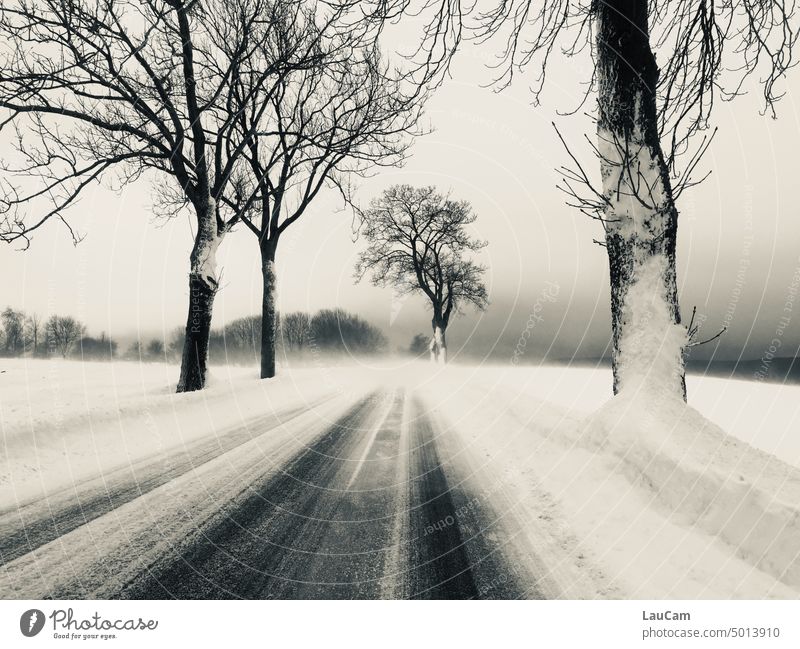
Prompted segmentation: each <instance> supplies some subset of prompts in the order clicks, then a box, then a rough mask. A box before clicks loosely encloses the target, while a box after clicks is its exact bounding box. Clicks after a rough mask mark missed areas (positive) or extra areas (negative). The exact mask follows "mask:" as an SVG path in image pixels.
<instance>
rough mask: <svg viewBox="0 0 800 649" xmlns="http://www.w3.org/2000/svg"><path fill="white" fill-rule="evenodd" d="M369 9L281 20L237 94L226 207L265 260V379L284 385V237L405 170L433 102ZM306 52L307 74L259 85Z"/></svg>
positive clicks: (246, 69) (325, 8)
mask: <svg viewBox="0 0 800 649" xmlns="http://www.w3.org/2000/svg"><path fill="white" fill-rule="evenodd" d="M368 4H369V3H364V4H363V6H360V5H359V3H347V2H343V3H341V4H337V3H332V4H329V5H325V4H323V3H320V4H312V3H304V5H303V6H302V7H300V8H298V10H297V11H292V12H290V13H287V14H286V15H283V16H276V17H275V18H274V20H273V23H272V25H271V33H270V36H269V38H266V39H264V40H263V41H262V42H261V43H260V45H259V47H257V48H254V49H253V51H252V52H251V54H250V57H249V59H248V61H247V62H246V64H245V65H244V66H243V68H242V73H241V74H240V75H239V80H238V83H237V84H236V86H235V92H234V95H233V104H232V105H233V106H235V110H236V114H237V119H236V121H235V128H238V129H239V130H240V131H241V135H240V136H239V138H240V139H241V140H242V141H243V142H244V143H245V147H244V153H243V161H242V162H241V164H240V165H239V168H237V175H236V182H235V183H233V184H232V185H231V186H230V188H229V190H230V191H228V192H227V193H226V194H225V200H226V201H227V203H228V205H229V206H230V207H231V209H233V210H234V211H235V212H236V213H237V214H240V215H241V219H242V221H243V222H244V224H245V226H246V227H247V229H248V230H250V231H251V232H252V234H253V235H254V237H255V241H256V243H257V244H258V247H259V252H260V255H261V271H262V282H263V287H262V309H261V313H262V325H261V378H271V377H273V376H275V344H276V329H277V327H276V321H275V317H276V312H277V311H276V302H275V295H276V286H277V275H278V274H277V270H276V254H277V250H278V243H279V241H280V238H281V237H282V236H283V234H284V233H285V232H286V230H287V228H289V227H290V226H291V225H292V224H293V223H295V222H296V221H297V220H298V219H300V218H301V217H302V216H303V215H304V214H305V213H306V212H307V211H308V209H309V207H310V205H311V203H312V201H313V200H314V199H315V198H316V197H317V196H318V195H319V193H320V192H321V191H322V190H323V189H324V188H325V187H326V186H327V187H328V188H330V189H332V190H333V191H335V192H338V193H340V194H341V196H342V197H343V198H344V200H345V202H347V201H348V200H349V195H350V189H351V187H350V184H351V182H352V180H353V179H354V178H357V177H360V176H363V175H365V174H367V173H369V172H370V170H371V169H373V168H375V167H376V166H390V165H397V164H399V163H400V162H401V161H402V160H403V159H404V157H405V154H406V151H407V149H408V147H409V146H410V141H411V136H413V135H414V133H415V132H416V126H417V123H418V121H419V118H420V115H421V111H422V107H423V105H424V103H425V100H426V98H427V96H428V92H426V89H425V88H426V84H427V81H428V80H429V77H428V76H427V75H421V76H417V77H413V75H411V74H410V73H408V72H407V71H406V72H401V71H398V70H396V69H395V68H394V67H392V66H390V65H389V64H388V63H387V62H385V61H384V60H383V58H382V55H381V49H380V36H381V33H382V29H383V20H384V19H385V16H384V15H383V14H381V13H373V14H364V11H365V10H366V7H367V5H368ZM372 6H373V8H376V7H381V6H382V4H381V3H376V4H375V5H372ZM387 9H388V6H385V7H384V8H383V10H387ZM376 11H378V9H376ZM297 52H300V53H302V56H300V59H301V60H306V61H307V62H308V64H307V65H306V66H305V67H301V66H299V65H298V66H293V67H291V68H287V69H282V70H278V71H276V72H275V73H274V74H273V75H272V77H271V78H270V83H268V84H261V85H260V86H259V87H256V88H253V87H252V86H251V84H250V79H252V78H257V77H256V75H257V72H258V71H259V70H261V69H263V68H264V67H265V66H267V65H269V61H271V60H272V59H273V58H275V57H278V58H284V59H290V58H291V57H292V56H297V54H296V53H297ZM412 77H413V78H412Z"/></svg>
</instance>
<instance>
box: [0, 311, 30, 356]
mask: <svg viewBox="0 0 800 649" xmlns="http://www.w3.org/2000/svg"><path fill="white" fill-rule="evenodd" d="M0 320H2V323H3V332H4V334H5V337H4V338H5V340H4V342H5V353H6V355H8V356H18V355H20V354H22V352H23V351H25V313H23V312H22V311H18V310H17V309H12V308H11V307H6V308H5V309H4V310H3V312H2V313H0Z"/></svg>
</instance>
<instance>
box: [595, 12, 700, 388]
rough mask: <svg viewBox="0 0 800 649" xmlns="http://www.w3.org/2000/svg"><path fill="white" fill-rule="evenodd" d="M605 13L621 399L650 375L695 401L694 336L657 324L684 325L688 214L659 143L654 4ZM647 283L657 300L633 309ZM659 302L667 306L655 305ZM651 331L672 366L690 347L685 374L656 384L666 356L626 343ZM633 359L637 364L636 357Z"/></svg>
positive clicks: (678, 371) (602, 144)
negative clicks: (681, 210) (691, 386)
mask: <svg viewBox="0 0 800 649" xmlns="http://www.w3.org/2000/svg"><path fill="white" fill-rule="evenodd" d="M597 6H598V9H597V17H598V21H597V34H596V45H597V52H598V66H597V82H598V109H599V110H598V122H597V137H598V151H599V153H600V165H601V174H602V189H603V194H604V196H605V199H606V208H605V214H604V219H605V226H606V237H605V239H606V240H605V243H606V248H607V252H608V261H609V271H610V280H611V319H612V336H613V346H612V357H611V358H612V368H613V373H614V393H615V394H617V393H619V392H620V391H621V390H622V389H623V387H625V388H627V386H628V385H630V384H631V383H632V381H630V380H628V381H623V380H622V379H623V377H622V374H625V375H626V376H628V377H630V376H637V377H642V376H649V377H651V378H652V379H654V380H656V381H657V382H658V383H660V384H662V385H670V386H671V388H672V389H674V390H675V393H676V394H677V395H679V396H684V397H685V387H684V379H683V355H682V352H683V344H684V343H685V337H683V338H681V337H679V336H677V335H673V332H672V329H665V328H664V323H663V322H661V321H660V320H659V318H656V317H651V316H653V314H654V313H658V314H660V315H663V314H667V316H668V319H669V322H670V324H671V325H679V324H680V310H679V308H678V293H677V281H676V272H675V245H676V240H677V229H678V212H677V210H676V208H675V202H674V200H673V196H672V187H671V185H670V179H669V170H668V169H667V166H666V163H665V161H664V154H663V152H662V149H661V143H660V139H659V134H658V122H657V117H656V115H657V113H656V98H655V87H656V83H657V80H658V67H657V66H656V61H655V57H654V56H653V52H652V50H651V48H650V42H649V33H648V24H647V15H648V2H647V0H610V1H609V2H603V3H598V5H597ZM645 279H646V281H645ZM640 280H641V281H642V282H644V283H642V285H641V287H640V288H639V289H637V291H639V293H640V292H641V291H642V290H644V288H643V287H645V286H646V288H647V290H649V291H650V292H651V295H650V296H649V298H648V299H644V298H642V296H641V295H638V293H637V295H638V297H637V299H635V300H632V299H630V298H631V290H632V287H633V285H634V283H635V282H639V281H640ZM654 301H656V302H660V305H659V306H655V305H654V304H653V302H654ZM639 309H643V312H641V313H640V312H639V311H638V310H639ZM643 322H651V323H652V324H651V327H652V329H651V331H650V334H651V335H652V337H653V341H655V342H657V343H659V346H656V347H653V346H652V345H647V346H646V347H647V349H648V350H651V351H655V350H658V351H659V352H662V351H663V353H664V354H665V355H668V356H669V357H670V358H672V357H673V356H674V354H673V353H672V351H669V352H667V351H665V350H662V348H661V347H660V345H666V344H681V349H680V350H679V351H680V353H678V354H677V357H678V358H679V362H678V367H672V366H671V365H670V369H669V372H668V374H669V376H667V375H665V376H661V377H658V378H656V377H653V372H655V371H667V370H666V367H667V365H669V364H667V363H661V362H659V359H662V357H661V355H659V356H658V357H657V358H656V357H653V358H648V357H647V356H646V355H644V354H636V353H633V352H634V351H635V350H634V349H633V348H632V346H631V345H629V344H627V343H626V342H625V337H626V336H627V335H628V333H626V332H628V330H629V328H630V330H631V331H634V332H635V335H634V334H631V335H634V337H635V338H636V339H637V340H640V342H641V336H642V335H643V332H642V331H641V330H640V327H641V325H642V323H643ZM681 341H683V342H681ZM626 354H629V355H630V356H629V357H628V358H626V357H625V355H626ZM623 367H624V368H625V370H624V372H622V371H621V368H623ZM675 375H678V376H679V380H678V381H675V380H674V379H675Z"/></svg>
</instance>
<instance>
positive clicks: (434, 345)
mask: <svg viewBox="0 0 800 649" xmlns="http://www.w3.org/2000/svg"><path fill="white" fill-rule="evenodd" d="M431 325H432V326H433V337H432V339H431V344H430V351H431V361H432V362H434V363H441V364H442V365H446V364H447V338H446V336H445V332H446V331H447V325H446V324H444V323H443V322H442V319H441V318H438V317H436V316H434V317H433V320H432V321H431Z"/></svg>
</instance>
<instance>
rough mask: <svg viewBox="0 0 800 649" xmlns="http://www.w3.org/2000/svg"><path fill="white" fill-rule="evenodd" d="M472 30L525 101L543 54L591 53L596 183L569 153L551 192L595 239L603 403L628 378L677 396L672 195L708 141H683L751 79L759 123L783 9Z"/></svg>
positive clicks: (648, 4) (554, 18) (699, 9)
mask: <svg viewBox="0 0 800 649" xmlns="http://www.w3.org/2000/svg"><path fill="white" fill-rule="evenodd" d="M454 17H455V18H458V16H454ZM459 22H460V21H459ZM478 23H479V28H478V34H479V35H480V37H482V38H488V37H489V36H493V35H496V34H500V35H501V37H503V38H505V39H507V40H506V41H505V43H506V46H505V50H504V54H505V63H506V64H507V65H506V66H505V67H503V68H502V72H501V76H500V77H499V78H498V83H499V84H500V86H504V85H507V84H508V83H510V82H511V80H512V78H513V76H514V75H515V74H516V73H518V72H519V71H520V70H521V69H523V68H525V67H526V66H534V67H535V68H536V71H537V80H536V82H535V84H534V93H535V96H536V99H537V100H538V99H539V93H540V91H541V90H542V87H543V84H544V82H545V79H546V75H547V73H548V71H550V70H551V60H552V58H553V56H554V55H556V54H562V55H565V56H573V55H578V54H580V53H582V52H587V53H588V54H590V55H591V58H592V62H593V64H594V65H593V72H592V74H591V78H590V79H588V80H587V81H590V82H591V83H590V84H589V85H588V86H587V90H586V93H587V94H586V95H585V97H584V99H587V98H588V97H589V96H590V94H592V93H596V98H597V109H596V113H595V117H596V122H597V134H596V141H595V143H593V144H592V145H591V146H592V152H593V154H594V156H595V157H596V159H597V161H598V162H599V168H600V178H601V180H600V183H599V186H595V181H594V180H593V179H592V178H591V177H590V174H587V172H586V171H585V170H584V167H583V166H582V165H581V163H580V162H579V161H578V157H577V156H575V155H573V154H572V152H570V156H571V157H572V165H571V166H570V167H569V168H564V169H562V172H563V174H564V180H563V182H562V184H561V189H563V191H565V192H566V194H567V195H568V197H569V203H570V205H572V206H575V207H577V208H578V209H580V210H582V211H583V212H584V213H586V214H588V215H590V216H591V217H592V218H595V219H596V220H597V221H599V222H600V223H601V225H602V226H603V229H604V233H605V237H604V241H603V242H602V245H604V246H605V247H606V250H607V253H608V261H609V270H610V279H611V315H612V334H613V350H612V364H613V372H614V392H615V393H617V392H619V391H620V390H622V389H623V388H624V387H625V384H626V381H627V380H628V379H630V382H632V383H635V382H636V381H637V380H638V379H640V378H641V377H643V376H649V377H650V378H655V379H656V380H657V381H660V382H661V385H660V387H662V388H663V389H664V390H665V391H667V392H672V393H674V394H682V395H683V396H684V398H685V381H684V369H683V358H684V357H683V354H684V352H685V349H686V347H687V346H691V345H693V344H697V343H696V342H694V341H693V340H692V338H693V335H694V334H696V333H697V331H696V328H693V327H692V326H691V325H690V327H689V328H688V329H689V331H688V333H687V329H686V328H684V327H683V326H680V323H681V317H680V309H679V306H678V291H677V279H676V266H675V257H676V241H677V232H678V210H677V206H676V204H677V200H678V198H679V197H680V195H681V193H682V192H683V191H684V190H685V189H687V188H688V187H691V186H692V185H695V184H697V182H699V180H702V178H701V179H699V180H696V179H695V178H694V177H693V175H692V174H693V172H694V171H695V169H696V166H697V164H698V161H699V160H700V158H701V156H702V155H703V153H704V152H705V150H706V149H707V147H708V145H709V143H710V136H708V135H703V136H702V137H701V138H700V139H699V140H698V141H696V142H694V143H693V142H692V141H693V140H694V139H695V138H693V136H695V135H696V134H698V133H700V132H702V131H704V130H706V129H707V128H708V126H709V118H710V116H711V112H712V108H713V106H714V103H715V102H716V101H718V100H720V99H731V98H733V97H735V96H736V95H738V94H740V92H741V90H742V88H743V84H744V82H745V80H746V79H747V77H749V76H752V75H755V76H756V77H757V79H758V81H759V84H760V86H761V88H762V91H763V98H764V101H765V105H766V108H767V110H768V111H772V109H773V104H774V102H775V101H776V100H777V99H778V98H779V97H780V91H779V90H778V88H777V86H776V84H777V82H778V81H779V80H780V79H781V77H783V76H784V74H785V72H786V71H787V70H788V69H789V68H790V67H791V66H792V65H794V61H793V59H792V49H793V47H794V45H795V43H796V40H797V33H796V31H795V30H796V27H797V26H796V25H795V24H793V23H794V4H793V3H791V2H789V1H788V0H744V1H743V2H727V1H722V0H720V1H716V0H602V1H600V0H578V1H574V0H555V1H553V2H543V1H541V0H503V1H502V2H498V3H497V4H496V5H495V6H494V8H493V9H492V10H489V11H488V12H486V13H483V14H481V15H480V16H479V18H478ZM656 56H658V63H657V62H656ZM659 64H660V66H659ZM559 136H560V134H559ZM637 284H638V285H639V286H638V288H636V289H635V290H634V286H635V285H637ZM642 345H648V349H647V351H644V352H643V350H642ZM656 357H658V358H656ZM658 366H660V367H661V368H662V370H658V369H656V368H657V367H658Z"/></svg>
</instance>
